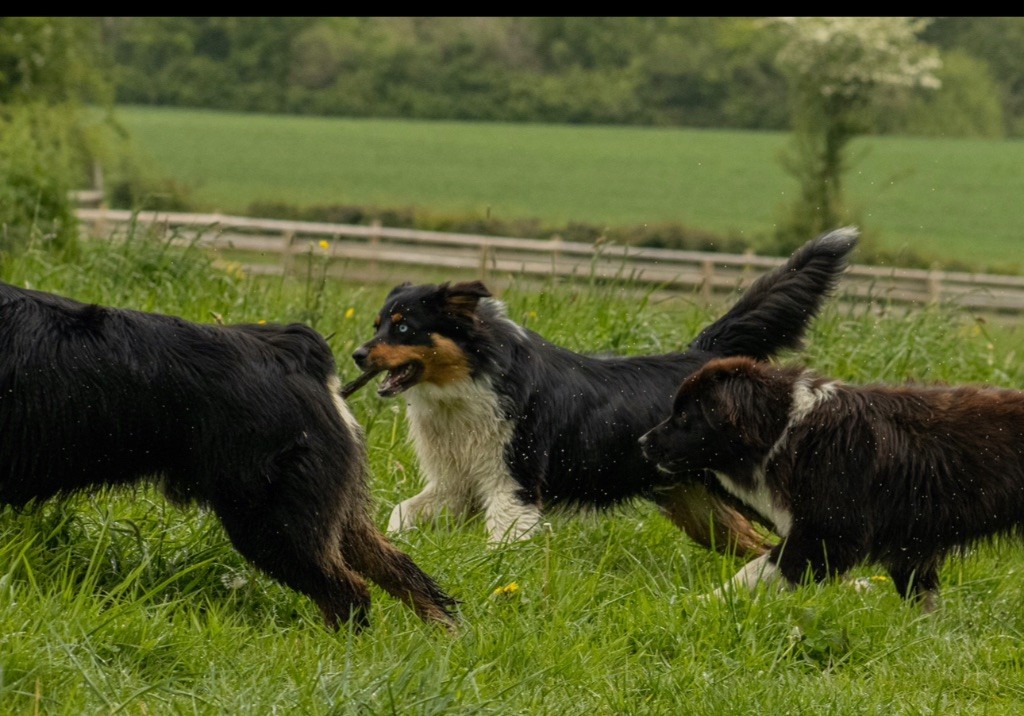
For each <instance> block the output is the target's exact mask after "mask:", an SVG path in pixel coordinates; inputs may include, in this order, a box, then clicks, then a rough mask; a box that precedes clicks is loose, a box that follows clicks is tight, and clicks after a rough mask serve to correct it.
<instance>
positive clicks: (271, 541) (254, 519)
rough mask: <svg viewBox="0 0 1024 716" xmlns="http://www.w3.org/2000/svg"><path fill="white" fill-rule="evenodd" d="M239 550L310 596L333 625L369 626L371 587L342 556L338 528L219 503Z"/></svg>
mask: <svg viewBox="0 0 1024 716" xmlns="http://www.w3.org/2000/svg"><path fill="white" fill-rule="evenodd" d="M214 509H215V511H216V512H217V515H218V516H219V517H220V520H221V523H222V524H223V525H224V529H225V531H226V532H227V533H228V537H229V538H230V539H231V542H232V544H233V545H234V546H235V548H236V549H237V550H238V552H239V553H240V554H241V555H242V556H243V557H245V558H246V559H248V560H249V561H250V562H251V563H252V564H253V565H255V566H256V567H257V568H258V569H260V570H261V571H263V572H265V573H266V574H268V575H269V576H271V577H273V578H274V579H276V580H277V581H279V582H281V583H282V584H284V585H286V586H288V587H291V588H292V589H294V590H296V591H298V592H301V593H302V594H305V595H306V596H308V597H309V598H310V599H312V600H313V602H314V603H316V605H317V606H318V607H319V608H320V612H321V614H322V615H323V618H324V622H325V623H326V624H327V626H328V627H329V628H331V629H337V628H338V627H339V626H340V625H341V624H342V623H344V622H349V621H351V622H352V623H353V625H354V626H355V627H356V628H357V629H359V628H362V627H364V626H366V625H367V624H369V609H370V591H369V589H368V588H367V586H366V582H365V581H364V580H363V579H362V577H360V576H359V574H357V573H356V572H355V571H353V569H352V568H350V566H349V565H348V564H346V562H345V559H344V558H343V556H342V552H341V545H340V544H338V543H337V540H336V539H332V537H333V532H332V531H330V530H324V529H323V528H322V526H318V525H315V524H312V523H309V522H306V521H305V520H302V519H301V518H300V519H296V520H295V521H284V520H274V519H273V517H272V516H269V515H267V514H265V513H264V512H257V511H252V512H248V511H243V510H239V509H237V508H235V507H233V506H232V507H228V508H226V509H225V508H223V507H222V508H221V509H218V508H217V506H215V507H214Z"/></svg>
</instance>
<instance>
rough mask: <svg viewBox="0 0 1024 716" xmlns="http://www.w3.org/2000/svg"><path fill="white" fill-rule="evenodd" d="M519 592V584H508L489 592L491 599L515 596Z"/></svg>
mask: <svg viewBox="0 0 1024 716" xmlns="http://www.w3.org/2000/svg"><path fill="white" fill-rule="evenodd" d="M518 591H519V584H517V583H516V582H509V583H508V584H506V585H505V586H504V587H498V588H497V589H495V590H494V591H493V592H491V596H492V597H507V596H511V595H513V594H515V593H516V592H518Z"/></svg>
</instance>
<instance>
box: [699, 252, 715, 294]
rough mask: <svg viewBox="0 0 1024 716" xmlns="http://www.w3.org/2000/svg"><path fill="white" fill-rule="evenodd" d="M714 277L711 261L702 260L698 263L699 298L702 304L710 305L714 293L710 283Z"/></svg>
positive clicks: (713, 265)
mask: <svg viewBox="0 0 1024 716" xmlns="http://www.w3.org/2000/svg"><path fill="white" fill-rule="evenodd" d="M714 277H715V262H714V261H712V260H711V259H704V260H703V261H701V262H700V297H701V300H703V301H704V303H706V304H707V303H711V294H712V292H713V291H714V286H713V284H712V281H713V280H714Z"/></svg>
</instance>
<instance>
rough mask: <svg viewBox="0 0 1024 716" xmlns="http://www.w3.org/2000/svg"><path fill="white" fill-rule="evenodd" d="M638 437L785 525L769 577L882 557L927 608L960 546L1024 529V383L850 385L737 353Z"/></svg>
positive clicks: (768, 562)
mask: <svg viewBox="0 0 1024 716" xmlns="http://www.w3.org/2000/svg"><path fill="white" fill-rule="evenodd" d="M641 441H642V443H643V444H644V450H645V452H646V453H647V455H648V456H649V457H650V458H651V459H652V460H654V461H657V462H659V463H661V464H662V465H663V466H664V467H665V468H667V469H669V470H672V471H675V470H683V471H689V470H694V469H700V468H707V469H710V470H714V471H716V474H717V475H718V477H719V479H720V480H721V481H722V484H723V486H724V487H726V488H727V489H729V490H730V491H732V492H733V493H734V494H736V495H738V496H741V498H742V499H745V500H747V502H748V504H750V505H751V506H752V507H757V508H758V509H759V510H760V511H761V513H762V515H763V517H764V518H765V519H768V520H772V521H774V522H775V524H776V529H777V531H778V532H779V533H780V534H782V535H784V539H783V540H782V541H781V542H780V543H779V544H778V545H777V546H775V547H774V548H773V549H772V550H771V551H770V552H769V553H768V554H767V555H766V556H765V557H764V558H763V559H764V560H765V563H764V564H763V565H762V568H763V574H762V575H760V580H765V579H767V578H769V577H774V576H776V574H778V573H781V576H782V577H783V578H785V580H787V581H788V582H789V583H791V584H795V583H797V582H798V581H800V580H801V579H803V578H804V577H805V576H807V575H808V574H811V575H813V577H814V579H816V580H821V579H824V578H826V577H828V576H835V575H838V574H842V573H843V572H845V571H847V570H848V569H850V568H851V567H853V566H855V565H857V564H859V563H861V562H864V561H873V562H879V563H881V564H882V565H884V566H885V567H886V569H887V570H888V572H889V574H890V575H891V576H892V579H893V583H894V584H895V586H896V589H897V590H898V591H899V593H900V594H901V595H902V596H904V597H910V596H915V597H918V598H920V599H921V601H922V602H923V605H924V606H925V608H931V607H932V606H933V605H934V602H935V598H936V596H937V593H938V588H939V568H940V566H941V565H942V562H943V560H944V558H945V556H946V555H947V554H948V553H949V552H950V551H955V550H959V549H960V548H963V547H966V546H968V545H970V544H971V543H973V542H975V541H977V540H980V539H984V538H987V537H991V536H994V535H998V534H1011V533H1013V534H1016V535H1017V536H1024V392H1021V391H1013V390H1000V389H995V388H981V387H938V386H900V387H893V386H885V385H869V386H852V385H845V384H842V383H838V382H835V381H828V380H825V379H823V378H821V377H818V376H816V375H815V374H814V373H812V372H810V371H808V370H806V369H804V368H802V367H799V366H785V367H780V366H775V365H770V364H766V363H757V362H754V361H752V360H749V359H745V358H728V359H723V360H717V361H714V362H712V363H709V364H708V365H706V366H705V367H704V368H702V369H701V370H700V371H699V372H698V373H697V374H695V375H693V376H691V377H690V378H688V379H687V380H686V381H685V382H684V383H683V385H682V386H681V387H680V389H679V393H678V395H677V397H676V400H675V404H674V406H673V409H672V411H671V416H670V417H669V418H668V419H667V420H665V421H664V422H662V423H661V424H659V425H658V426H657V427H656V428H654V429H652V430H651V431H650V432H649V433H648V434H647V435H645V436H644V437H643V438H641ZM751 564H753V563H751ZM748 566H749V565H748ZM744 569H746V568H744ZM742 573H743V570H741V574H742ZM751 577H754V578H753V579H751ZM737 581H740V582H745V583H746V586H753V584H755V583H756V582H757V581H759V579H758V578H756V577H755V576H754V575H752V574H747V575H746V577H741V578H740V579H739V580H737Z"/></svg>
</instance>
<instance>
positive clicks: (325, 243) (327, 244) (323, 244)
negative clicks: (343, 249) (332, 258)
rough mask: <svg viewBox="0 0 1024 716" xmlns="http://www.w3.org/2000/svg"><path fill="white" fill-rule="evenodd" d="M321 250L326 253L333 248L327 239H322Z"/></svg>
mask: <svg viewBox="0 0 1024 716" xmlns="http://www.w3.org/2000/svg"><path fill="white" fill-rule="evenodd" d="M320 248H321V249H323V250H324V251H326V250H327V249H329V248H331V245H330V244H329V243H327V240H326V239H320Z"/></svg>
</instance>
